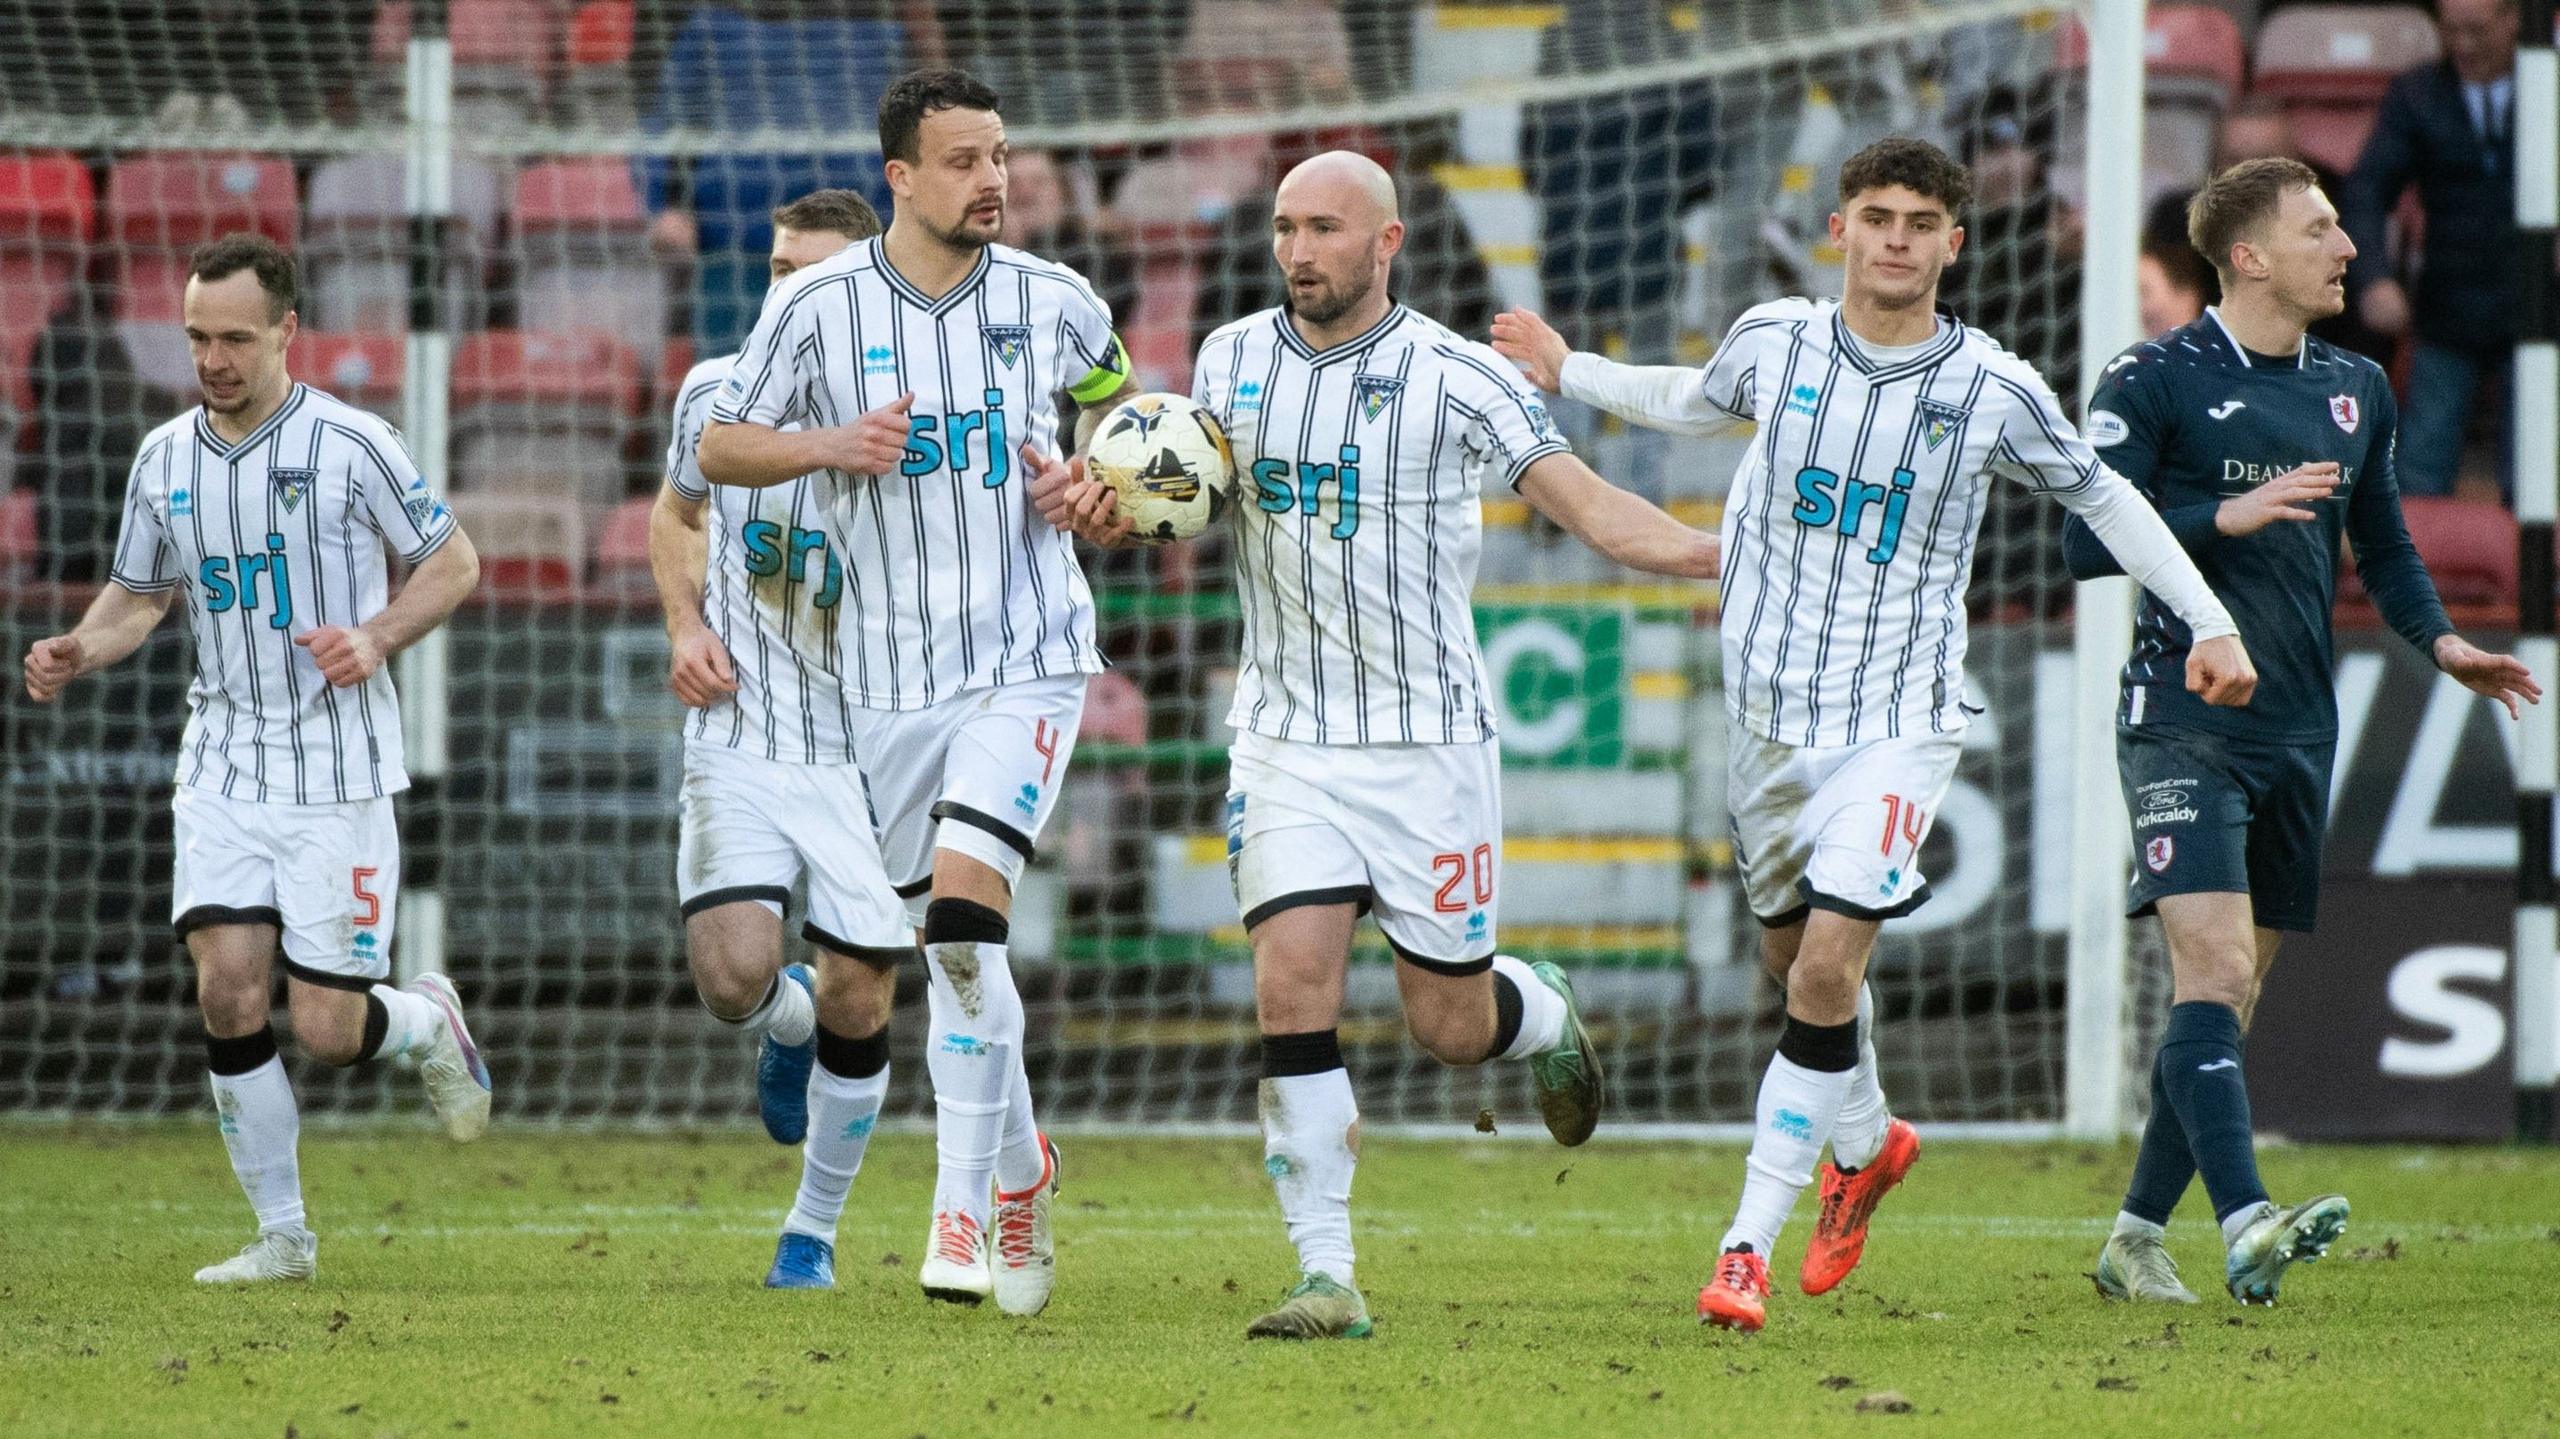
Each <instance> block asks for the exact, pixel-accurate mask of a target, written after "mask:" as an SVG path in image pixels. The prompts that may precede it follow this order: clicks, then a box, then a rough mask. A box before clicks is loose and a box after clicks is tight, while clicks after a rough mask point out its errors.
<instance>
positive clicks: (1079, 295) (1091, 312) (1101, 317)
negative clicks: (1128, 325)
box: [1059, 271, 1132, 405]
mask: <svg viewBox="0 0 2560 1439" xmlns="http://www.w3.org/2000/svg"><path fill="white" fill-rule="evenodd" d="M1068 273H1069V274H1070V275H1071V276H1073V275H1074V272H1073V271H1069V272H1068ZM1069 290H1070V293H1069V295H1068V298H1067V301H1066V303H1065V305H1064V307H1063V309H1062V313H1061V315H1060V317H1059V318H1060V321H1061V324H1060V327H1059V328H1060V329H1061V330H1062V331H1063V332H1064V335H1065V338H1066V342H1067V352H1068V355H1069V357H1070V359H1069V363H1068V365H1067V367H1066V368H1067V371H1068V373H1070V374H1075V375H1077V376H1079V378H1078V379H1076V381H1075V382H1074V383H1072V384H1070V385H1068V386H1067V398H1068V399H1071V400H1073V401H1075V402H1076V403H1077V404H1079V405H1091V404H1097V403H1099V402H1101V401H1103V400H1107V399H1109V398H1111V397H1112V396H1113V395H1116V394H1118V393H1119V392H1120V387H1121V386H1123V385H1126V384H1127V383H1129V376H1130V374H1131V373H1132V367H1131V365H1130V363H1129V348H1128V346H1126V345H1123V344H1121V343H1120V336H1119V335H1118V333H1116V332H1115V331H1114V330H1113V329H1112V328H1111V306H1110V305H1109V304H1107V303H1105V302H1104V300H1103V298H1102V296H1100V295H1099V294H1096V293H1095V292H1094V288H1093V286H1091V285H1089V284H1086V283H1085V282H1084V279H1083V278H1082V277H1081V276H1075V278H1074V282H1073V284H1072V285H1071V286H1070V287H1069Z"/></svg>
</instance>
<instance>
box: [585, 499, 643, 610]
mask: <svg viewBox="0 0 2560 1439" xmlns="http://www.w3.org/2000/svg"><path fill="white" fill-rule="evenodd" d="M656 504H657V501H656V500H655V499H654V498H651V497H642V498H638V499H629V500H624V501H623V502H622V503H620V504H618V505H615V506H614V507H613V508H612V509H610V510H607V511H605V516H604V526H603V528H602V529H600V530H599V531H598V532H597V534H596V586H597V588H598V589H601V590H604V591H606V592H608V593H610V594H614V595H617V596H620V597H622V598H624V599H640V598H643V597H646V596H649V595H652V594H655V593H656V592H657V581H656V580H655V579H654V578H653V577H652V576H651V575H650V572H649V512H650V510H652V509H653V508H655V506H656Z"/></svg>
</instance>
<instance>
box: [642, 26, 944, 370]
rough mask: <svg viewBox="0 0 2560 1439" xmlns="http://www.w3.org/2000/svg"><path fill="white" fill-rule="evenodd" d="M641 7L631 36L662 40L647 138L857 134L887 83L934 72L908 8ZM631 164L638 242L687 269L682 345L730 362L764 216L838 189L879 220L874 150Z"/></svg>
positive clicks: (935, 51)
mask: <svg viewBox="0 0 2560 1439" xmlns="http://www.w3.org/2000/svg"><path fill="white" fill-rule="evenodd" d="M642 8H643V10H644V12H647V11H657V12H658V13H657V14H656V15H655V16H652V15H649V14H646V13H644V14H643V16H642V17H641V21H640V29H641V31H642V33H644V34H645V33H651V32H652V30H653V29H655V30H656V31H657V32H658V33H665V32H669V31H671V32H672V33H673V36H674V38H673V40H672V41H671V42H670V43H669V44H668V46H667V48H666V50H665V51H664V60H663V63H662V66H661V69H660V71H659V73H658V75H657V76H656V77H655V78H656V92H657V93H656V98H655V100H654V102H653V103H652V104H651V105H650V107H649V109H648V112H647V117H646V119H645V121H644V122H643V128H645V129H646V130H648V131H649V132H650V133H651V134H661V133H664V132H666V131H668V130H703V131H711V132H714V133H719V134H729V135H735V134H738V133H740V132H745V131H754V130H779V131H786V132H796V133H799V134H807V135H842V134H868V133H869V132H870V131H871V130H872V128H873V127H874V125H875V124H876V122H877V118H878V117H877V115H876V114H875V113H874V112H875V111H876V110H877V109H878V108H879V104H880V96H881V93H882V92H883V91H885V90H887V89H888V88H889V82H890V81H892V80H894V79H896V78H897V77H898V76H899V75H900V74H902V73H904V72H905V71H907V70H908V69H910V68H913V67H915V66H919V65H934V64H939V63H940V61H941V29H940V26H939V25H938V24H937V23H936V21H935V19H934V13H933V6H932V5H930V4H927V3H922V0H840V3H834V4H830V5H828V6H826V7H825V11H826V13H825V14H824V15H813V14H812V13H811V11H812V10H813V8H815V7H812V6H811V5H809V4H808V0H743V3H732V4H724V5H688V6H675V5H664V4H660V3H654V0H644V3H643V7H642ZM679 14H681V19H679V18H678V16H679ZM636 48H637V47H635V49H636ZM653 53H654V52H653ZM635 63H636V62H635ZM636 163H637V165H638V167H639V181H640V186H641V199H642V203H644V204H646V205H647V206H648V207H649V208H650V209H651V210H652V211H654V212H655V213H656V219H655V221H654V222H653V223H652V224H651V226H650V231H649V236H650V240H651V242H652V243H653V244H655V245H656V246H657V248H658V250H659V251H660V252H661V253H663V254H667V255H670V256H692V257H695V266H694V295H693V337H694V344H695V345H696V347H697V348H698V349H699V351H700V352H701V353H703V354H706V355H719V354H727V353H728V352H730V351H732V350H734V349H736V348H737V347H738V345H739V343H740V342H741V341H742V340H744V339H745V337H746V333H747V329H748V327H749V326H750V325H751V324H752V323H753V322H754V320H755V317H756V310H757V307H758V306H759V305H761V304H762V303H763V301H764V291H765V286H766V284H767V283H768V280H767V276H766V266H765V256H766V254H767V252H768V251H770V250H771V249H772V247H773V218H772V216H773V209H774V207H775V206H777V205H780V204H782V203H783V202H785V201H787V200H790V199H792V198H794V197H796V196H800V195H805V194H807V193H809V192H810V191H812V190H821V189H827V188H842V189H848V190H853V191H856V192H857V193H859V194H860V195H861V196H862V197H863V198H864V199H866V200H869V201H870V202H871V204H872V206H873V208H875V209H877V210H879V211H880V213H881V214H882V215H883V216H886V215H887V214H888V213H889V209H890V205H889V186H888V181H887V180H886V179H885V178H884V177H883V176H882V174H881V170H880V156H879V154H878V152H876V151H865V150H843V151H831V152H792V151H783V152H772V151H743V150H737V149H732V148H729V147H728V146H725V145H723V146H715V147H714V148H713V149H711V150H710V151H709V152H708V153H704V154H698V155H694V156H691V157H687V158H682V159H679V158H674V157H669V156H665V155H645V156H642V157H641V158H640V159H639V160H638V161H637V162H636Z"/></svg>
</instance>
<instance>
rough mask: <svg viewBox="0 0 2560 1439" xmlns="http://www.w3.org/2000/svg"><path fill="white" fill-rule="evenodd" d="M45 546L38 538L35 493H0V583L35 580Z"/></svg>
mask: <svg viewBox="0 0 2560 1439" xmlns="http://www.w3.org/2000/svg"><path fill="white" fill-rule="evenodd" d="M42 549H43V546H42V545H41V544H40V543H39V542H38V540H37V537H36V492H35V491H33V490H10V491H8V492H7V493H5V494H0V584H11V585H15V584H24V583H25V582H27V581H28V580H31V579H34V578H35V575H36V560H37V559H38V557H39V556H40V554H41V553H42Z"/></svg>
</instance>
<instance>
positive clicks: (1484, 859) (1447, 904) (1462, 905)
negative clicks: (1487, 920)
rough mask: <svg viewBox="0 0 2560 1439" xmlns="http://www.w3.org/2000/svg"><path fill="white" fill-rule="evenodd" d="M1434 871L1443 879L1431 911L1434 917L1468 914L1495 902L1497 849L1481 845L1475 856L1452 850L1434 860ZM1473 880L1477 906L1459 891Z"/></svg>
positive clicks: (1432, 900)
mask: <svg viewBox="0 0 2560 1439" xmlns="http://www.w3.org/2000/svg"><path fill="white" fill-rule="evenodd" d="M1431 872H1432V873H1433V874H1436V875H1438V876H1440V888H1439V889H1437V890H1435V891H1433V893H1432V896H1431V910H1432V913H1434V914H1464V913H1466V912H1467V911H1468V910H1470V909H1482V908H1484V907H1485V906H1486V905H1488V904H1491V903H1493V846H1492V845H1489V844H1480V845H1477V846H1476V847H1475V851H1474V852H1473V853H1472V854H1461V853H1459V852H1458V851H1456V850H1451V851H1449V852H1448V853H1447V854H1435V855H1433V856H1432V857H1431ZM1470 878H1472V879H1473V880H1474V881H1475V884H1474V886H1473V888H1472V890H1471V892H1472V893H1473V895H1474V897H1475V903H1474V904H1472V905H1471V904H1469V903H1467V901H1466V900H1465V899H1462V898H1460V897H1459V894H1458V890H1459V887H1460V886H1461V885H1465V884H1466V883H1467V881H1468V880H1469V879H1470Z"/></svg>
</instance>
